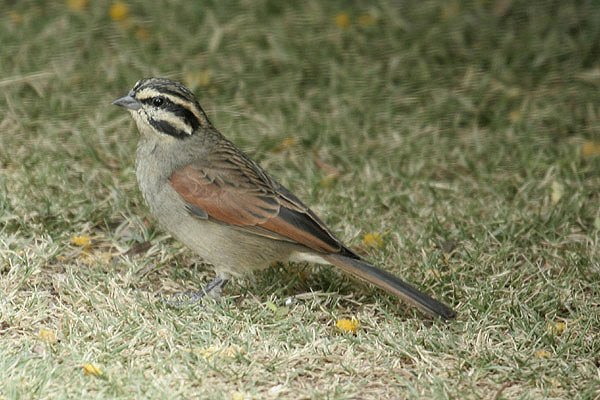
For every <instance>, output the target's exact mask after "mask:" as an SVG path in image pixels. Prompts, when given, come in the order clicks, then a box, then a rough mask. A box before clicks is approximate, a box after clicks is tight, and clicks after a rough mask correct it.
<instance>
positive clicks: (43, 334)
mask: <svg viewBox="0 0 600 400" xmlns="http://www.w3.org/2000/svg"><path fill="white" fill-rule="evenodd" d="M38 337H39V338H40V339H42V340H43V341H44V342H46V343H50V344H52V343H56V333H54V331H52V330H48V329H43V328H42V329H40V331H39V332H38Z"/></svg>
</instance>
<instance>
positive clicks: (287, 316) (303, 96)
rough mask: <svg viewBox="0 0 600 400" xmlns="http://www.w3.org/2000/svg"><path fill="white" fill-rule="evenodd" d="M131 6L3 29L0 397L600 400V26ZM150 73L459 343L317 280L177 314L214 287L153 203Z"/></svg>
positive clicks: (364, 9)
mask: <svg viewBox="0 0 600 400" xmlns="http://www.w3.org/2000/svg"><path fill="white" fill-rule="evenodd" d="M111 6H113V4H112V3H109V2H89V3H88V2H85V1H83V2H78V1H67V2H64V3H56V4H52V5H50V4H49V3H47V2H42V1H20V2H15V3H14V4H11V5H8V4H3V5H1V6H0V9H1V10H2V13H1V14H0V15H2V17H1V18H0V38H1V39H2V43H3V45H2V46H0V61H1V65H2V75H1V77H0V88H1V90H2V94H1V96H0V109H1V110H2V111H3V112H2V113H1V114H0V137H1V139H2V140H1V142H0V171H1V173H0V221H1V224H0V337H1V340H0V398H1V399H13V398H15V399H16V398H40V399H43V398H53V399H55V398H83V397H85V398H198V397H199V398H214V399H243V398H254V399H262V398H331V399H347V398H352V399H353V398H441V399H443V398H467V399H476V398H488V399H533V398H576V399H597V398H599V397H600V389H599V388H600V380H599V378H598V366H599V365H600V358H599V356H598V354H600V335H599V332H600V317H599V315H600V303H599V301H598V299H599V298H600V290H599V286H598V282H599V281H600V252H599V247H598V246H599V243H598V242H599V239H600V207H599V204H600V202H599V199H600V192H599V190H598V188H599V187H600V175H599V171H600V156H599V155H598V153H600V151H598V149H597V147H598V143H600V110H599V108H598V89H599V85H600V72H599V71H600V61H599V60H600V39H599V38H600V24H598V21H600V7H599V6H598V5H597V4H596V3H595V2H593V1H579V2H550V1H536V2H521V1H502V0H496V1H454V2H444V1H434V0H427V1H405V2H402V3H400V4H398V3H397V2H387V1H384V0H380V1H377V2H374V3H366V2H355V3H348V2H325V3H322V2H317V1H308V2H296V3H293V4H288V5H285V4H282V3H280V2H276V1H271V0H250V1H245V2H227V3H226V2H219V1H207V2H203V3H200V2H189V3H185V4H177V3H175V2H164V3H155V4H153V5H150V4H149V2H142V1H131V2H127V6H128V10H129V13H128V14H127V15H125V16H124V17H122V18H121V19H120V20H118V19H119V16H118V15H115V14H112V17H111V11H110V10H111ZM113 12H114V9H113ZM145 76H168V77H171V78H174V79H178V80H181V81H183V82H184V83H185V84H186V85H188V86H190V87H191V88H192V89H193V90H194V92H195V93H196V94H197V95H198V97H199V99H200V102H201V104H203V106H204V108H205V110H206V111H207V113H208V114H209V117H210V118H211V119H212V121H213V123H214V124H215V125H216V126H217V127H218V128H219V129H220V130H221V131H222V132H223V133H224V134H225V135H226V136H228V137H229V138H230V139H232V140H233V141H234V142H236V143H237V144H239V145H240V146H241V147H242V148H243V149H245V150H246V151H247V152H248V153H250V154H251V155H252V156H253V157H255V158H256V159H257V160H258V161H260V163H261V164H262V165H263V166H264V167H266V168H267V169H268V170H269V171H270V172H271V173H272V175H274V176H275V177H276V178H277V179H278V180H279V181H281V182H282V183H283V184H285V185H286V186H287V187H288V188H290V189H291V190H292V191H294V192H295V193H296V194H297V195H298V196H299V197H300V198H302V199H303V200H305V202H306V203H308V204H310V205H311V206H312V207H313V209H314V210H315V211H316V212H317V213H318V214H320V215H321V216H322V217H323V219H324V220H326V221H327V223H328V224H329V225H330V227H331V228H332V229H333V230H334V231H335V232H337V233H338V234H339V236H340V237H341V238H343V239H344V240H345V241H346V243H348V244H349V245H350V246H351V247H353V248H356V249H358V250H359V251H362V252H363V253H364V254H365V256H366V257H367V258H368V259H370V260H372V261H374V262H375V263H376V264H378V265H381V266H385V268H386V269H388V270H390V271H393V272H394V273H396V274H398V275H400V276H403V277H404V278H405V279H406V280H408V281H410V282H412V283H414V284H415V285H416V286H417V287H419V288H421V289H423V290H425V291H427V292H428V293H431V294H433V295H434V296H435V297H437V298H440V299H443V300H444V301H446V302H448V303H450V304H452V305H453V306H454V307H455V308H456V310H457V311H458V313H459V314H458V318H457V320H456V321H452V322H450V323H449V324H443V323H440V322H437V321H433V322H432V321H430V320H427V319H426V318H424V317H423V316H422V315H420V314H418V313H417V312H415V311H414V310H413V309H410V308H408V307H405V305H404V304H402V303H399V302H398V301H396V300H395V299H393V298H391V297H389V296H387V295H386V294H384V293H382V292H380V291H378V290H375V289H373V288H371V287H369V286H366V285H363V284H361V283H359V282H356V281H354V280H352V279H349V278H347V277H345V276H343V275H341V274H340V273H338V272H336V271H333V270H331V269H330V268H325V267H313V266H302V265H296V266H290V265H279V266H275V267H272V268H270V269H268V270H266V271H265V272H263V273H260V274H257V275H255V276H254V277H252V278H251V279H249V280H247V281H242V282H235V283H234V284H233V285H231V286H229V287H228V289H227V290H226V293H225V299H224V300H223V301H222V302H219V303H209V304H207V308H199V307H193V306H192V307H188V308H185V309H182V310H174V309H170V308H168V307H165V306H164V305H163V304H162V303H160V302H159V301H157V299H156V297H155V295H156V294H163V295H169V294H172V293H176V292H179V291H182V290H185V289H198V288H199V287H201V286H202V285H203V284H204V283H205V282H207V281H209V280H210V279H212V277H213V275H212V273H211V271H210V268H208V267H207V266H205V265H203V264H202V263H201V262H200V261H201V260H200V259H199V258H197V257H196V256H195V255H194V254H192V253H191V252H189V251H188V250H186V249H185V248H184V247H182V246H181V245H180V244H178V243H177V242H175V241H173V240H172V239H171V238H169V237H168V236H167V235H165V234H164V233H163V232H162V231H161V229H160V228H159V227H158V226H157V225H156V223H155V221H154V220H153V218H152V216H151V215H150V214H149V212H148V210H147V209H146V207H145V206H144V205H143V202H142V200H141V196H140V194H139V192H138V189H137V186H136V181H135V173H134V169H133V157H134V149H135V143H136V140H137V132H136V130H135V127H134V126H133V124H132V122H131V121H130V117H129V116H128V115H126V113H124V112H123V111H122V110H120V109H117V108H116V107H114V106H112V105H111V102H112V100H114V99H116V98H117V97H118V96H120V95H122V94H124V93H126V92H127V91H128V90H129V89H130V88H131V87H132V85H133V84H134V83H135V81H137V80H138V79H140V78H142V77H145ZM373 232H375V233H379V234H380V235H381V236H382V244H381V246H379V247H377V246H376V247H365V246H364V243H363V237H364V235H365V234H367V233H373ZM80 236H89V237H90V238H91V241H90V243H89V247H85V246H77V245H74V244H72V243H71V239H72V238H74V237H80ZM290 296H296V297H297V299H296V301H295V302H292V303H291V304H288V305H286V299H288V298H289V297H290ZM285 307H289V309H286V308H285ZM352 317H356V318H358V320H359V322H360V324H361V327H360V328H359V330H358V332H357V334H356V335H352V334H340V333H339V332H336V329H335V323H336V321H337V320H338V319H339V318H352ZM48 332H49V333H48ZM86 364H90V365H93V366H95V367H97V368H99V369H100V370H101V373H100V374H96V375H94V373H93V370H92V373H91V374H86V373H85V372H84V369H83V367H84V366H85V365H86ZM89 368H90V367H88V372H89V371H90V370H89ZM96 373H98V371H96Z"/></svg>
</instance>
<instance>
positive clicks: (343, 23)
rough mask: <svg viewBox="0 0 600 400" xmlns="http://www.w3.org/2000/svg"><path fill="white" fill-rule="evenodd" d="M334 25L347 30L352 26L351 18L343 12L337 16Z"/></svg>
mask: <svg viewBox="0 0 600 400" xmlns="http://www.w3.org/2000/svg"><path fill="white" fill-rule="evenodd" d="M333 23H334V24H336V25H337V26H339V27H340V28H347V27H348V25H350V16H349V15H348V13H346V12H341V13H339V14H338V15H336V16H335V18H334V19H333Z"/></svg>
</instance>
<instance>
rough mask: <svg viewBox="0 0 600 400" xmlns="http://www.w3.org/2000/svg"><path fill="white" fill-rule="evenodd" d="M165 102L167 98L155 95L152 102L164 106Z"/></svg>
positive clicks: (156, 105)
mask: <svg viewBox="0 0 600 400" xmlns="http://www.w3.org/2000/svg"><path fill="white" fill-rule="evenodd" d="M164 102H165V100H164V99H163V98H162V97H155V98H154V100H152V104H154V106H155V107H160V106H162V105H163V103H164Z"/></svg>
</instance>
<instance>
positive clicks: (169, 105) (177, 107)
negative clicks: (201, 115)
mask: <svg viewBox="0 0 600 400" xmlns="http://www.w3.org/2000/svg"><path fill="white" fill-rule="evenodd" d="M163 108H164V109H165V110H167V111H171V112H172V113H173V114H175V115H177V116H178V117H181V118H183V120H184V121H185V122H186V123H187V124H188V125H189V126H191V127H192V131H195V130H196V129H197V128H198V127H199V126H200V121H198V118H196V115H194V113H193V112H191V111H190V110H188V109H187V108H186V107H184V106H182V105H181V104H177V103H173V102H172V101H171V100H169V99H168V98H165V105H164V106H163Z"/></svg>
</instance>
